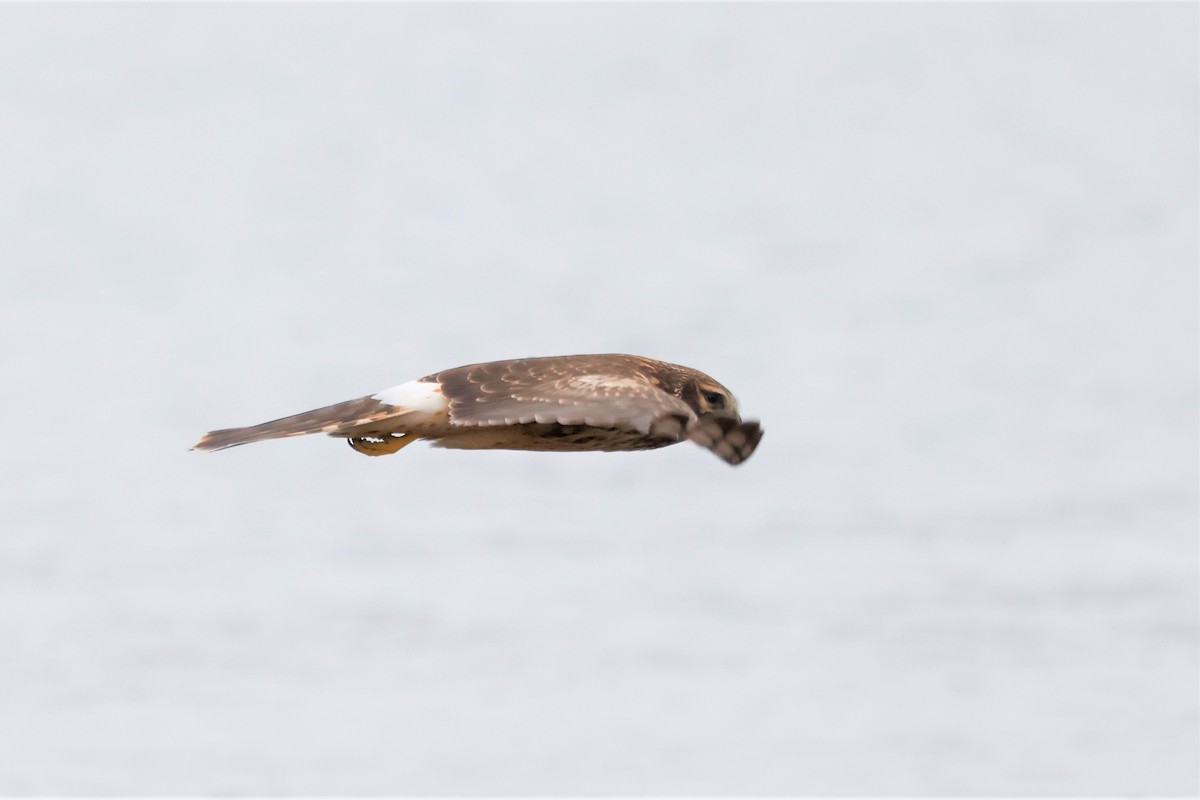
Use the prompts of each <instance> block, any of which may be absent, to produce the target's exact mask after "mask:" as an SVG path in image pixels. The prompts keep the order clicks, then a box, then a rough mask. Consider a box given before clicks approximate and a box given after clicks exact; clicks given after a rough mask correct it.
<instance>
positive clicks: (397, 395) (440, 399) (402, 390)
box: [371, 381, 450, 414]
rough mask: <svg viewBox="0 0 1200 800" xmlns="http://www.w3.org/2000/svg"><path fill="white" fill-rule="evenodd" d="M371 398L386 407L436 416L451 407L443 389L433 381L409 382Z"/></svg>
mask: <svg viewBox="0 0 1200 800" xmlns="http://www.w3.org/2000/svg"><path fill="white" fill-rule="evenodd" d="M371 397H372V398H373V399H375V400H378V401H379V402H381V403H383V404H384V405H389V406H394V407H395V408H407V409H409V410H410V411H424V412H426V413H428V414H435V413H437V412H439V411H445V410H446V409H447V408H449V407H450V403H449V402H447V400H446V396H445V395H443V394H442V387H441V386H440V385H439V384H437V383H434V382H432V381H409V382H408V383H402V384H400V385H399V386H393V387H392V388H390V389H384V390H383V391H382V392H380V393H379V394H373V395H371Z"/></svg>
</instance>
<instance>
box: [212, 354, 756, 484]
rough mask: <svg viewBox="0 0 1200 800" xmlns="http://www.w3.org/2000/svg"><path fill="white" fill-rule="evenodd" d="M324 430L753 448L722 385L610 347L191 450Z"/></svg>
mask: <svg viewBox="0 0 1200 800" xmlns="http://www.w3.org/2000/svg"><path fill="white" fill-rule="evenodd" d="M321 432H323V433H327V434H329V435H331V436H341V437H345V438H346V439H348V440H349V442H350V444H351V446H352V447H354V448H355V449H356V450H358V451H359V452H362V453H365V454H367V455H386V454H388V453H394V452H396V451H397V450H399V449H400V448H401V447H403V446H405V445H406V444H408V443H410V442H412V441H414V440H416V439H429V440H431V441H432V442H433V444H434V446H437V447H449V448H457V449H509V450H542V451H585V450H607V451H617V450H649V449H654V448H658V447H665V446H666V445H670V444H675V443H677V442H680V441H684V440H691V441H694V442H696V443H697V444H699V445H701V446H703V447H706V448H708V449H710V450H712V451H713V452H714V453H716V454H717V455H718V456H720V457H721V458H722V459H724V460H725V461H727V462H729V463H730V464H739V463H741V462H742V461H744V460H745V459H746V458H748V457H749V456H750V454H751V453H753V452H754V449H755V448H756V447H757V446H758V442H759V440H760V439H761V438H762V428H761V427H760V426H759V424H758V422H756V421H743V420H742V419H741V417H740V416H738V410H737V404H736V402H735V401H734V399H733V395H732V394H731V393H730V392H729V390H728V389H726V388H725V387H724V386H722V385H721V384H720V383H718V382H717V381H715V380H713V379H712V378H711V377H709V376H708V375H705V374H704V373H702V372H699V371H697V370H694V369H690V368H688V367H681V366H679V365H677V364H669V363H666V362H663V361H655V360H653V359H649V358H643V357H641V356H630V355H620V354H604V355H579V356H552V357H548V358H522V359H513V360H509V361H493V362H488V363H483V364H469V365H467V366H463V367H456V368H454V369H448V370H443V371H442V372H437V373H434V374H432V375H428V376H426V377H424V378H421V379H420V380H417V381H410V382H409V383H406V384H401V385H399V386H395V387H393V388H391V389H387V390H384V391H383V392H380V393H378V394H375V395H371V396H369V397H361V398H358V399H355V400H349V401H347V402H344V403H338V404H337V405H333V406H327V407H325V408H319V409H316V410H314V411H308V412H305V413H303V414H297V415H294V416H291V417H284V418H283V419H278V420H274V421H272V422H266V423H263V424H261V425H255V426H253V427H249V428H231V429H225V430H218V431H213V432H211V433H208V434H205V436H204V437H203V438H201V440H200V442H199V443H197V444H196V447H195V449H198V450H219V449H222V448H225V447H234V446H236V445H240V444H248V443H250V442H257V441H262V440H264V439H274V438H281V437H286V436H299V435H302V434H307V433H321Z"/></svg>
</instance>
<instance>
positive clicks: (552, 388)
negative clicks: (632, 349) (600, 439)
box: [431, 356, 696, 438]
mask: <svg viewBox="0 0 1200 800" xmlns="http://www.w3.org/2000/svg"><path fill="white" fill-rule="evenodd" d="M431 377H433V378H435V379H436V380H437V381H438V383H439V384H440V385H441V387H442V393H443V394H444V395H445V396H446V398H447V399H448V400H449V401H450V424H451V425H465V426H469V425H513V424H519V423H527V422H541V423H559V424H562V425H593V426H596V427H602V428H622V429H629V430H636V431H639V432H641V433H643V434H647V435H651V434H653V435H658V434H659V433H660V431H659V430H658V426H659V425H661V423H662V421H664V420H666V419H676V420H678V421H680V422H681V423H682V425H683V429H686V427H687V425H688V424H689V423H690V422H691V421H693V420H695V419H696V414H695V412H694V411H692V409H691V408H690V407H689V406H688V405H687V404H686V403H684V402H683V400H681V399H679V398H678V397H676V396H675V395H673V394H671V393H669V392H667V391H664V390H663V389H662V388H661V387H660V386H659V385H657V383H656V381H655V380H654V376H653V373H652V372H648V371H647V370H646V368H645V366H644V363H643V362H642V361H640V360H633V359H622V358H618V357H606V356H595V357H564V358H537V359H516V360H512V361H496V362H492V363H489V364H474V365H470V366H466V367H458V368H456V369H451V370H446V371H444V372H439V373H438V374H437V375H436V376H431ZM669 438H679V436H678V435H676V436H671V437H669Z"/></svg>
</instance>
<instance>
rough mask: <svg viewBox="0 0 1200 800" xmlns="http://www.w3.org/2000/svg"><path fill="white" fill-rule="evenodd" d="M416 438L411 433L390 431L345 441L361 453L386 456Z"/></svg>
mask: <svg viewBox="0 0 1200 800" xmlns="http://www.w3.org/2000/svg"><path fill="white" fill-rule="evenodd" d="M416 439H417V437H416V436H414V435H412V434H411V433H392V434H388V435H387V436H364V437H360V438H358V439H347V440H346V441H347V442H349V443H350V446H351V447H353V448H354V449H355V450H357V451H358V452H360V453H362V454H363V455H367V456H388V455H391V454H392V453H394V452H396V451H397V450H399V449H400V448H401V447H404V445H406V444H410V443H411V442H413V441H415V440H416Z"/></svg>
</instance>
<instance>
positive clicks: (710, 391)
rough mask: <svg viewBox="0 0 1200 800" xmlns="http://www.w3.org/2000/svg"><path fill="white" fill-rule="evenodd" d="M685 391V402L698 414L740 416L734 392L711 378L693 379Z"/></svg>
mask: <svg viewBox="0 0 1200 800" xmlns="http://www.w3.org/2000/svg"><path fill="white" fill-rule="evenodd" d="M689 383H690V385H689V386H687V387H686V388H685V389H684V391H683V401H684V402H685V403H687V404H688V405H690V406H691V407H692V410H694V411H695V412H696V414H697V415H698V416H699V415H704V414H711V413H716V414H727V415H730V416H734V417H736V416H738V404H737V398H735V397H734V396H733V392H731V391H729V390H728V389H726V388H725V387H724V386H722V385H721V384H719V383H717V382H716V381H714V380H713V379H712V378H709V377H708V376H707V375H705V376H703V377H696V378H693V379H692V380H691V381H690V382H689Z"/></svg>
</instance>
